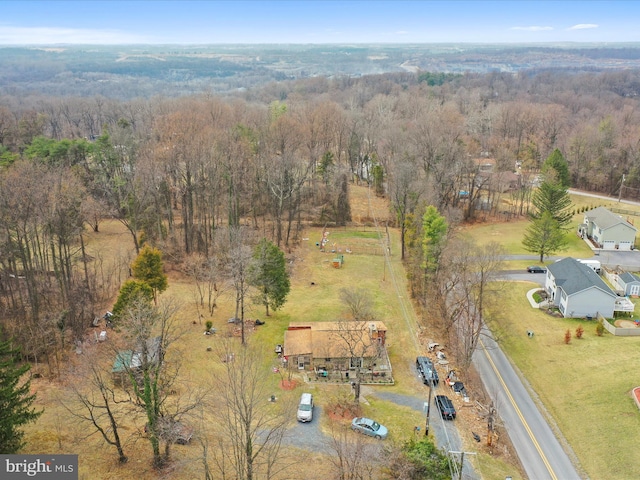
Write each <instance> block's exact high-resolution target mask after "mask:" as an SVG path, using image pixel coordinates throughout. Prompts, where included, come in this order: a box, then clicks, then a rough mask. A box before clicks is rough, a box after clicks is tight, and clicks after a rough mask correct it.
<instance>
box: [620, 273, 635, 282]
mask: <svg viewBox="0 0 640 480" xmlns="http://www.w3.org/2000/svg"><path fill="white" fill-rule="evenodd" d="M618 278H620V280H622V281H623V282H624V283H626V284H629V283H633V282H640V278H638V277H637V276H636V275H634V274H633V273H630V272H624V273H621V274H620V275H618Z"/></svg>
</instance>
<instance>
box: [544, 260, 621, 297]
mask: <svg viewBox="0 0 640 480" xmlns="http://www.w3.org/2000/svg"><path fill="white" fill-rule="evenodd" d="M547 270H548V271H549V272H550V273H551V275H553V277H554V279H555V282H556V286H558V287H561V288H562V290H564V291H565V293H566V294H567V295H573V294H575V293H579V292H582V291H584V290H587V289H589V288H592V287H595V288H598V289H600V290H602V291H603V292H605V293H607V294H609V295H611V296H612V297H615V296H616V295H615V294H614V293H613V292H612V291H611V289H610V288H609V287H608V286H607V284H606V283H604V281H603V280H602V279H601V278H600V276H599V275H598V274H597V273H596V272H594V271H593V270H592V269H591V268H590V267H588V266H587V265H585V264H583V263H580V262H579V261H577V260H576V259H575V258H571V257H567V258H563V259H562V260H559V261H557V262H555V263H552V264H551V265H549V266H548V267H547Z"/></svg>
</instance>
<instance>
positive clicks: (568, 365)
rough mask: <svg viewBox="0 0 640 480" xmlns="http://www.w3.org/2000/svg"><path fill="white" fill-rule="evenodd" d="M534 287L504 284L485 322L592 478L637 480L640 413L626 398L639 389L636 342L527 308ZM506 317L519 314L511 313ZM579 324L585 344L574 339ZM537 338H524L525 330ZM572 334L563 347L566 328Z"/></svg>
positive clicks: (639, 345) (639, 360)
mask: <svg viewBox="0 0 640 480" xmlns="http://www.w3.org/2000/svg"><path fill="white" fill-rule="evenodd" d="M534 287H535V285H533V284H529V283H509V285H508V289H509V295H505V296H504V297H503V298H502V299H501V305H500V308H499V309H496V311H493V312H491V314H490V315H489V317H488V319H489V321H490V325H491V328H492V330H493V331H494V332H495V334H496V336H497V337H498V338H499V340H500V344H501V346H502V348H503V349H504V351H505V353H507V355H509V357H510V358H511V361H512V362H513V363H514V364H515V365H516V366H517V368H518V369H519V370H520V371H521V372H522V374H523V375H524V377H526V379H527V380H528V382H529V383H530V385H531V387H532V388H533V389H534V390H535V392H536V393H537V395H538V397H539V399H540V401H542V403H543V404H544V408H545V409H546V411H547V412H548V414H549V415H551V416H552V417H553V421H554V422H555V423H556V424H557V425H558V427H559V428H560V430H561V431H562V433H563V434H564V436H565V437H566V438H567V440H568V442H569V443H570V444H571V446H572V447H573V449H574V451H575V452H576V454H577V456H578V458H579V460H580V463H581V465H582V467H583V468H584V469H585V470H586V472H587V474H588V476H589V477H590V478H607V479H628V478H640V463H639V462H638V461H637V459H638V457H637V454H636V453H635V451H634V449H635V445H638V444H640V412H639V411H638V408H637V407H636V405H635V403H634V401H633V399H632V398H631V395H630V391H631V389H632V388H634V387H636V386H638V385H640V375H638V373H637V372H636V370H635V369H636V367H637V365H640V338H639V337H615V336H613V335H610V334H608V333H605V335H604V336H602V337H598V336H596V334H595V322H587V321H583V320H577V319H576V320H574V319H559V318H554V317H551V316H548V315H546V314H545V313H543V312H541V311H539V310H535V309H533V308H531V307H530V306H529V303H528V302H527V300H526V298H525V294H526V292H527V290H529V289H531V288H534ZM509 312H518V313H517V315H511V314H509ZM578 325H582V326H583V328H584V336H583V338H582V339H580V340H579V339H576V338H575V330H576V328H577V327H578ZM529 329H530V330H533V331H534V332H535V335H534V336H533V338H529V337H528V336H527V335H526V331H527V330H529ZM567 329H569V330H570V331H571V333H572V335H573V338H572V340H571V343H570V344H568V345H566V344H565V343H564V334H565V331H566V330H567Z"/></svg>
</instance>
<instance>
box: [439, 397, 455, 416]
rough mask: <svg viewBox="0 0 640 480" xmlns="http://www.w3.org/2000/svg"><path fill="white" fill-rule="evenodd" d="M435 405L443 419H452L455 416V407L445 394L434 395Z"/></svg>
mask: <svg viewBox="0 0 640 480" xmlns="http://www.w3.org/2000/svg"><path fill="white" fill-rule="evenodd" d="M436 406H437V407H438V410H440V416H441V417H442V419H443V420H453V419H454V418H456V408H455V407H454V406H453V402H452V401H451V399H450V398H449V397H447V396H446V395H436Z"/></svg>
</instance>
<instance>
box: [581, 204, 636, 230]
mask: <svg viewBox="0 0 640 480" xmlns="http://www.w3.org/2000/svg"><path fill="white" fill-rule="evenodd" d="M585 217H587V218H588V219H589V221H590V222H593V223H595V224H596V225H598V227H600V229H602V230H606V229H607V228H611V227H615V226H616V225H620V224H623V225H626V226H627V227H629V228H632V229H633V230H634V231H635V230H637V229H636V227H634V226H633V225H631V224H630V223H629V222H627V221H626V220H625V219H623V218H622V217H620V216H619V215H616V214H615V213H613V212H611V211H609V210H607V209H606V208H604V207H598V208H594V209H593V210H589V211H588V212H586V213H585Z"/></svg>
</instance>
